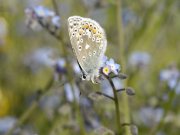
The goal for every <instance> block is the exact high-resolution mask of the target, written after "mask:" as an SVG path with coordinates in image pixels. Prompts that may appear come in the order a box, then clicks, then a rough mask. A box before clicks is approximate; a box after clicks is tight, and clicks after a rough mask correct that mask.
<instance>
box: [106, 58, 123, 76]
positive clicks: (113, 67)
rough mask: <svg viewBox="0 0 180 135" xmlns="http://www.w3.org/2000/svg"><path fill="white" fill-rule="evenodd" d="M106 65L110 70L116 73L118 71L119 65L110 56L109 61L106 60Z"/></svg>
mask: <svg viewBox="0 0 180 135" xmlns="http://www.w3.org/2000/svg"><path fill="white" fill-rule="evenodd" d="M106 65H107V66H109V67H110V69H111V71H112V72H113V73H114V74H116V75H117V74H118V72H119V71H120V65H119V64H117V63H115V62H114V60H113V59H112V58H111V59H110V60H109V61H106Z"/></svg>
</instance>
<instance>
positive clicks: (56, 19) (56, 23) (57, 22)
mask: <svg viewBox="0 0 180 135" xmlns="http://www.w3.org/2000/svg"><path fill="white" fill-rule="evenodd" d="M52 24H53V25H54V26H56V27H58V28H59V27H60V17H59V16H54V17H53V18H52Z"/></svg>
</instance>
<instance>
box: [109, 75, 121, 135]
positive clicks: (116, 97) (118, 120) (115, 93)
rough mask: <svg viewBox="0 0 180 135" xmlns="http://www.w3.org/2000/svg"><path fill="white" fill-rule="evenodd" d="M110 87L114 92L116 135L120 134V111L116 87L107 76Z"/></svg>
mask: <svg viewBox="0 0 180 135" xmlns="http://www.w3.org/2000/svg"><path fill="white" fill-rule="evenodd" d="M107 79H108V81H109V83H110V85H111V87H112V89H113V94H114V104H115V109H116V118H117V120H116V122H117V132H118V133H117V135H120V134H121V124H120V111H119V101H118V95H117V91H116V88H115V86H114V83H113V81H112V79H111V78H109V77H107Z"/></svg>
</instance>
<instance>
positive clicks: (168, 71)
mask: <svg viewBox="0 0 180 135" xmlns="http://www.w3.org/2000/svg"><path fill="white" fill-rule="evenodd" d="M37 5H41V6H46V7H47V8H49V9H51V10H54V6H53V0H52V1H51V0H49V1H45V0H44V1H43V0H23V1H19V0H0V134H4V133H5V132H7V131H8V130H9V129H10V128H11V127H12V125H13V123H14V122H15V121H18V120H19V118H20V117H21V116H22V114H24V112H26V110H28V108H29V107H30V106H31V105H32V104H33V103H34V102H33V101H36V99H37V98H38V95H39V91H40V90H46V89H45V87H46V85H47V84H48V82H49V80H50V79H51V78H52V77H54V78H55V80H56V81H55V84H54V85H53V87H51V89H50V91H48V92H47V93H46V94H45V95H43V96H42V97H41V99H40V102H38V105H37V106H38V107H37V108H36V109H35V111H34V112H32V114H31V115H30V117H29V118H28V119H27V120H26V121H25V122H23V124H22V125H21V126H20V127H18V128H17V129H16V130H15V131H16V132H18V133H19V134H20V133H21V134H23V135H25V134H28V135H33V134H38V135H58V134H61V135H71V134H81V135H83V134H87V135H94V134H104V135H106V134H108V135H109V134H114V131H116V126H115V125H116V124H115V123H116V118H115V110H114V104H113V103H112V101H111V100H109V99H108V98H106V97H103V96H102V95H96V94H95V95H93V97H94V96H102V97H101V98H95V100H94V99H93V97H91V96H92V93H93V92H97V91H103V92H104V93H106V94H107V95H110V96H112V90H111V89H112V88H111V87H110V86H109V85H108V82H105V81H104V82H102V83H101V85H94V84H91V83H90V82H80V84H78V83H79V80H78V81H77V82H78V83H77V84H78V85H77V84H73V85H72V84H70V83H69V82H66V81H65V80H66V79H64V78H66V75H67V74H66V71H67V70H69V69H64V67H65V65H66V64H67V63H66V61H65V59H64V54H63V52H64V51H63V48H62V46H63V45H64V44H63V43H60V42H59V41H58V40H57V39H56V38H54V37H53V36H52V35H50V34H49V33H48V32H47V31H46V30H45V29H43V28H41V27H38V26H36V24H34V25H33V28H32V29H31V28H29V27H28V26H27V20H26V15H25V9H27V8H29V7H34V6H37ZM56 6H57V7H58V10H59V13H60V28H61V29H60V34H61V37H62V38H63V40H64V42H67V43H68V45H70V41H69V35H68V31H67V18H68V17H69V16H72V15H79V16H84V17H89V18H92V19H94V20H96V21H97V22H99V23H100V24H101V26H102V27H103V28H104V29H105V31H106V34H107V40H108V46H107V51H106V55H107V56H109V57H112V58H114V59H115V60H116V61H119V60H120V58H119V56H120V55H119V52H120V51H119V46H118V37H117V23H116V22H117V15H116V2H115V1H113V0H57V5H56ZM179 6H180V2H179V0H139V1H132V0H122V21H123V30H124V36H125V41H124V47H125V51H126V53H125V61H126V68H127V69H126V71H127V72H126V74H127V75H128V80H127V83H128V86H131V87H133V88H134V89H135V93H136V95H135V96H133V97H131V96H130V97H129V101H130V102H129V107H130V117H131V122H132V124H133V125H134V126H133V125H132V126H133V130H137V128H138V130H139V134H140V135H141V134H142V135H144V134H148V133H150V135H152V134H156V135H177V134H178V133H180V107H179V106H180V53H179V52H180V38H179V35H180V16H179V14H180V9H179ZM67 55H68V59H70V61H72V62H71V65H72V66H71V68H72V69H73V71H74V72H75V74H72V77H73V78H78V77H80V70H79V68H78V65H77V63H76V59H75V57H74V55H73V53H72V50H71V48H68V47H67ZM58 64H59V65H58ZM123 66H124V65H121V67H123ZM59 78H60V79H59ZM59 80H61V81H59ZM63 80H64V81H63ZM114 84H115V86H116V87H117V89H120V88H122V87H123V81H122V80H117V79H115V80H114ZM79 86H81V87H79ZM80 90H82V91H81V95H80V94H79V93H80V92H79V91H80ZM119 95H120V94H119ZM97 99H98V100H97ZM75 102H76V103H78V104H75ZM120 102H121V99H120ZM77 105H80V107H81V109H80V111H81V112H78V111H79V110H78V109H77V108H78V107H77ZM122 107H123V106H122ZM121 109H123V108H121ZM76 113H77V114H79V115H80V117H77V116H76ZM122 117H123V116H122ZM77 119H78V120H77ZM79 119H80V120H79ZM122 119H123V118H122ZM79 121H81V122H80V123H79ZM82 121H83V122H82ZM82 123H83V125H81V124H82ZM83 130H84V131H83ZM133 132H135V133H137V131H133ZM154 132H155V133H154ZM151 133H152V134H151Z"/></svg>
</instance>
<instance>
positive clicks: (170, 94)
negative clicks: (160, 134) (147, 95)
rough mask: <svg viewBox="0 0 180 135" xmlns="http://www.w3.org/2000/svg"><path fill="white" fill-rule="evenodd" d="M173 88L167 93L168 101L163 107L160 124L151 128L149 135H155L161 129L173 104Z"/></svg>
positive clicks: (174, 94) (174, 93)
mask: <svg viewBox="0 0 180 135" xmlns="http://www.w3.org/2000/svg"><path fill="white" fill-rule="evenodd" d="M179 81H180V79H178V81H177V84H176V86H175V88H176V87H177V85H178V82H179ZM175 88H174V89H173V90H170V91H169V93H168V99H169V101H168V102H167V103H166V104H165V105H164V113H163V116H162V117H161V120H160V122H159V123H158V124H157V125H155V126H154V127H153V129H152V130H151V132H150V133H149V135H156V133H157V131H158V130H160V129H161V128H162V127H163V125H164V120H165V117H166V115H167V114H168V112H169V110H171V106H172V103H173V99H174V98H175V96H176V92H175Z"/></svg>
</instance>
